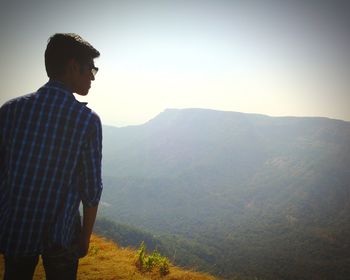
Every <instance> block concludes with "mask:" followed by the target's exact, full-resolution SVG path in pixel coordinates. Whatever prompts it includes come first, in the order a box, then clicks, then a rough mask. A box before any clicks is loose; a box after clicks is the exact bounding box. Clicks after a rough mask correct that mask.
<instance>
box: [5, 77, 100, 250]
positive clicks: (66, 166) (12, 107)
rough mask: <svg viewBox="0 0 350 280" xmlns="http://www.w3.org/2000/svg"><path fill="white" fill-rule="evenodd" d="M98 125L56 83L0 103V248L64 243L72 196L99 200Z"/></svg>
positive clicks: (74, 209) (92, 202)
mask: <svg viewBox="0 0 350 280" xmlns="http://www.w3.org/2000/svg"><path fill="white" fill-rule="evenodd" d="M101 158H102V129H101V121H100V118H99V117H98V115H97V114H96V113H94V112H93V111H92V110H91V109H89V108H88V107H86V106H85V105H84V104H82V103H80V102H78V101H77V100H76V99H75V97H74V95H73V94H72V92H71V91H70V90H69V89H68V88H66V87H65V86H64V85H63V84H62V83H60V82H57V81H49V82H48V83H47V84H45V85H44V86H43V87H41V88H40V89H39V90H38V91H37V92H35V93H32V94H29V95H25V96H22V97H19V98H16V99H13V100H10V101H8V102H7V103H5V104H4V105H3V106H2V107H1V108H0V251H1V252H2V253H4V254H5V255H9V256H10V255H12V256H29V255H37V254H41V253H42V252H43V251H44V250H45V249H46V248H48V247H50V246H63V247H68V246H69V245H70V243H71V242H72V239H73V237H74V233H75V229H76V221H77V218H78V217H80V215H79V205H80V202H82V203H83V205H84V206H87V207H93V206H96V205H97V204H98V203H99V200H100V196H101V191H102V180H101Z"/></svg>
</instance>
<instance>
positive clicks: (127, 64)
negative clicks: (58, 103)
mask: <svg viewBox="0 0 350 280" xmlns="http://www.w3.org/2000/svg"><path fill="white" fill-rule="evenodd" d="M0 16H1V17H0V35H1V38H2V40H1V54H0V62H1V65H2V67H1V69H0V74H1V77H2V83H1V84H0V91H1V95H0V104H3V103H4V102H5V101H6V100H8V99H10V98H13V97H16V96H19V95H23V94H26V93H29V92H32V91H35V90H36V89H37V88H39V87H40V86H41V85H42V84H44V83H45V82H46V81H47V76H46V73H45V66H44V50H45V47H46V42H47V39H48V38H49V36H51V35H52V34H54V33H56V32H75V33H78V34H80V35H81V36H82V37H83V38H84V39H86V40H87V41H89V42H90V43H92V45H94V46H95V47H96V48H97V49H98V50H99V51H100V52H101V57H100V58H98V59H97V60H96V61H95V64H96V65H97V66H98V67H99V68H100V71H99V73H98V74H97V77H96V80H95V81H94V82H93V84H92V89H91V90H90V93H89V95H88V96H87V97H86V98H84V101H88V102H89V106H90V107H91V108H92V109H94V110H95V111H96V112H97V113H98V114H99V115H100V116H101V118H102V121H103V123H104V124H111V125H116V126H124V125H130V124H141V123H144V122H146V121H148V120H149V119H151V118H153V117H154V116H155V115H157V114H158V113H160V112H161V111H164V110H165V109H166V108H210V109H216V110H225V111H239V112H249V113H260V114H267V115H272V116H323V117H329V118H336V119H342V120H347V121H350V110H349V104H350V90H349V89H350V85H349V77H350V56H349V54H348V50H349V49H350V33H349V29H348V27H349V26H350V5H349V3H348V2H347V1H342V0H336V1H332V0H320V1H316V0H310V1H277V0H261V1H258V0H250V1H244V0H232V1H229V0H216V1H214V0H212V1H209V0H207V1H205V0H203V1H193V0H187V1H184V0H179V1H168V0H164V1H161V0H150V1H127V0H123V1H121V0H119V1H108V0H103V1H82V0H78V1H67V0H64V1H56V2H55V1H52V0H49V1H40V0H34V1H26V2H23V3H21V1H18V0H14V1H11V2H10V3H6V5H5V4H4V7H3V8H2V9H1V11H0Z"/></svg>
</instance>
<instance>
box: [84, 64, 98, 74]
mask: <svg viewBox="0 0 350 280" xmlns="http://www.w3.org/2000/svg"><path fill="white" fill-rule="evenodd" d="M87 66H88V69H89V70H90V71H91V73H92V75H94V77H95V76H96V74H97V72H98V67H96V66H95V65H94V64H93V63H89V64H88V65H87Z"/></svg>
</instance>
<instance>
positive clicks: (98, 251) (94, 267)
mask: <svg viewBox="0 0 350 280" xmlns="http://www.w3.org/2000/svg"><path fill="white" fill-rule="evenodd" d="M135 254H136V251H135V250H132V249H129V248H121V247H118V245H117V244H115V243H113V242H111V241H108V240H106V239H104V238H101V237H99V236H96V235H93V236H92V240H91V245H90V249H89V253H88V255H87V256H86V257H84V258H82V259H81V260H80V262H79V269H78V280H97V279H99V280H130V279H135V280H152V279H154V280H155V279H159V277H160V276H159V272H157V273H142V272H140V271H139V270H138V269H137V267H136V266H135ZM169 270H170V271H171V272H170V273H168V274H167V275H165V276H163V277H162V280H214V279H215V278H214V277H212V276H210V275H206V274H203V273H198V272H193V271H189V270H187V271H186V270H183V269H180V268H178V267H176V266H173V265H172V264H169ZM3 273H4V262H3V258H2V255H0V278H1V279H2V278H3ZM42 279H45V272H44V268H43V266H42V262H41V260H40V262H39V265H38V267H37V269H36V271H35V275H34V280H42Z"/></svg>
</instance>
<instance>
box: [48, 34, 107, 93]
mask: <svg viewBox="0 0 350 280" xmlns="http://www.w3.org/2000/svg"><path fill="white" fill-rule="evenodd" d="M99 56H100V53H99V52H98V51H97V50H96V49H95V48H94V47H93V46H91V45H90V44H89V43H88V42H86V41H85V40H83V39H82V38H81V37H80V36H79V35H77V34H74V33H57V34H55V35H53V36H52V37H50V39H49V41H48V44H47V47H46V51H45V67H46V72H47V75H48V77H49V78H50V79H55V80H61V81H63V82H64V83H66V84H67V85H68V86H69V87H70V88H71V89H72V91H73V92H76V93H77V94H80V95H86V94H87V93H88V92H89V89H90V85H91V81H93V80H94V79H95V77H94V75H95V74H96V72H97V70H98V69H97V68H96V67H95V66H94V61H93V60H94V59H95V58H97V57H99Z"/></svg>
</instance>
